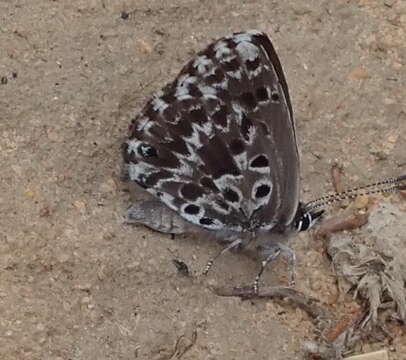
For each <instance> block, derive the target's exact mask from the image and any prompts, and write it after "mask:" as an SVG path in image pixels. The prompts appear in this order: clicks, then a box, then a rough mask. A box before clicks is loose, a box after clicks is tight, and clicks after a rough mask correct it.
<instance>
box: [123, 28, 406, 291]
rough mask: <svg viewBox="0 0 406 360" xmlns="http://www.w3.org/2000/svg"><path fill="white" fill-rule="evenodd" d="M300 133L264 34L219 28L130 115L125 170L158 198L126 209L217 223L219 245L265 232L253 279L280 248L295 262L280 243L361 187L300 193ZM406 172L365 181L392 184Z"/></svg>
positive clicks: (136, 215) (149, 220) (141, 215)
mask: <svg viewBox="0 0 406 360" xmlns="http://www.w3.org/2000/svg"><path fill="white" fill-rule="evenodd" d="M296 136H297V134H296V128H295V122H294V117H293V110H292V104H291V100H290V96H289V90H288V85H287V82H286V78H285V75H284V73H283V70H282V66H281V63H280V61H279V58H278V56H277V54H276V51H275V49H274V47H273V45H272V43H271V41H270V39H269V38H268V36H267V35H266V34H265V33H263V32H259V31H256V30H249V31H244V32H239V33H234V34H232V35H229V36H225V37H223V38H220V39H218V40H217V41H215V42H213V43H211V44H210V45H209V46H208V47H206V49H204V50H203V51H201V52H199V53H198V54H197V55H196V56H195V57H194V58H193V59H192V60H191V61H189V62H188V63H187V64H186V65H185V66H184V67H183V69H182V70H181V71H180V73H179V74H178V76H177V77H176V78H175V80H174V81H173V82H171V83H169V84H168V85H166V86H165V87H164V88H163V89H162V90H161V91H159V92H158V93H156V94H155V95H154V96H153V97H152V98H151V99H150V100H149V101H148V102H147V104H146V105H145V107H144V108H143V110H142V112H141V113H140V114H139V115H137V116H136V117H135V118H134V119H133V121H132V124H131V126H130V129H129V137H128V140H127V141H126V142H125V143H124V144H123V147H122V153H123V158H124V163H125V171H126V175H127V178H128V180H129V181H130V182H133V183H135V184H137V185H138V186H139V187H141V188H142V189H144V190H145V191H146V192H147V193H149V194H150V195H152V198H153V200H147V201H144V202H141V203H138V204H134V205H133V206H132V207H131V208H130V209H129V213H128V214H129V218H130V219H133V220H134V222H137V223H142V224H144V225H147V226H149V227H151V228H153V229H156V230H160V231H164V232H173V233H176V232H183V231H184V229H185V224H192V225H193V226H194V227H198V228H200V229H205V230H206V231H208V232H211V233H215V234H216V236H217V237H220V238H221V239H222V240H224V241H225V242H227V247H226V248H225V249H223V250H222V251H221V253H219V255H220V254H222V253H224V252H226V251H228V250H230V249H232V248H237V247H240V248H241V247H245V246H247V245H248V244H249V243H252V242H253V241H254V242H255V241H256V239H257V238H265V240H261V242H259V245H258V247H260V248H261V249H260V250H261V254H262V257H261V261H262V263H261V271H260V273H259V274H258V276H257V277H256V279H255V284H254V287H255V288H256V289H257V287H258V281H259V277H260V275H261V274H262V272H263V270H264V268H265V266H266V264H268V263H269V262H270V261H272V260H273V259H274V258H276V257H277V256H278V255H279V254H280V253H284V254H286V255H287V256H288V257H289V259H291V263H294V259H295V256H294V253H293V251H292V250H290V249H289V248H288V247H287V246H286V245H284V244H283V243H284V239H285V238H286V237H287V236H288V235H289V234H291V233H294V232H297V231H304V230H307V229H309V228H311V227H312V225H313V224H314V223H315V222H316V221H317V220H318V219H319V218H320V216H321V215H322V213H323V210H320V208H321V207H322V206H324V205H325V204H327V203H329V202H331V201H336V200H338V199H340V198H344V197H351V196H355V195H356V194H358V193H359V190H360V189H355V190H350V191H349V192H346V193H342V194H333V195H330V196H327V197H323V198H321V199H317V200H315V201H313V202H310V203H307V204H303V203H302V202H300V200H299V196H300V181H299V177H300V161H299V151H298V147H297V141H296ZM404 178H405V177H403V178H399V179H389V180H386V181H384V182H381V183H377V184H373V186H372V185H371V187H368V186H367V187H364V188H362V189H361V190H368V191H369V190H371V189H372V188H374V189H375V188H378V189H379V191H392V190H393V189H395V188H396V189H397V188H398V183H399V182H401V181H403V180H404ZM357 191H358V192H357ZM212 263H213V261H210V262H209V264H208V266H207V267H206V270H205V273H207V271H208V269H209V268H210V266H211V265H212Z"/></svg>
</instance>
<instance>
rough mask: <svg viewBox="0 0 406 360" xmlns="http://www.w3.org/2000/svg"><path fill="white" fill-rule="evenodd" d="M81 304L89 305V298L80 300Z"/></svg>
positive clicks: (85, 297)
mask: <svg viewBox="0 0 406 360" xmlns="http://www.w3.org/2000/svg"><path fill="white" fill-rule="evenodd" d="M81 302H82V304H89V303H90V297H89V296H84V297H83V298H82V300H81Z"/></svg>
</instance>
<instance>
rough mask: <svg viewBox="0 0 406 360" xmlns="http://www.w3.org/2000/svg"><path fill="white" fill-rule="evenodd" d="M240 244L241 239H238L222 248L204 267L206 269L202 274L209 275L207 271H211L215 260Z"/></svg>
mask: <svg viewBox="0 0 406 360" xmlns="http://www.w3.org/2000/svg"><path fill="white" fill-rule="evenodd" d="M240 244H241V239H237V240H234V241H233V242H232V243H231V244H230V245H227V246H226V247H225V248H224V249H222V250H221V251H220V252H219V253H218V254H217V255H216V256H215V257H214V258H212V259H210V260H209V261H208V262H207V264H206V266H205V268H204V270H203V273H202V275H207V273H208V272H209V270H210V269H211V267H212V266H213V264H214V262H215V261H216V260H217V259H218V258H219V257H220V256H221V255H223V254H225V253H226V252H227V251H230V250H231V249H233V248H235V247H237V246H238V245H240Z"/></svg>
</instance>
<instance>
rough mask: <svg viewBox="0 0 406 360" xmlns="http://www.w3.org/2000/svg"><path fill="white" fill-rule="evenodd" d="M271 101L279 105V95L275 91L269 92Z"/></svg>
mask: <svg viewBox="0 0 406 360" xmlns="http://www.w3.org/2000/svg"><path fill="white" fill-rule="evenodd" d="M271 100H272V101H273V102H275V103H279V93H278V92H277V91H272V92H271Z"/></svg>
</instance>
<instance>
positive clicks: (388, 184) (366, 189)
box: [305, 175, 406, 211]
mask: <svg viewBox="0 0 406 360" xmlns="http://www.w3.org/2000/svg"><path fill="white" fill-rule="evenodd" d="M399 190H406V175H402V176H399V177H397V178H389V179H386V180H383V181H379V182H376V183H373V184H369V185H365V186H360V187H356V188H353V189H349V190H345V191H342V192H336V193H333V194H329V195H326V196H323V197H321V198H319V199H316V200H313V201H310V202H308V203H307V204H306V205H305V208H306V210H307V211H310V210H314V209H317V208H320V207H323V206H326V205H330V204H332V203H335V202H337V201H341V200H345V199H354V198H356V197H357V196H361V195H371V194H379V193H389V192H395V191H399Z"/></svg>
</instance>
